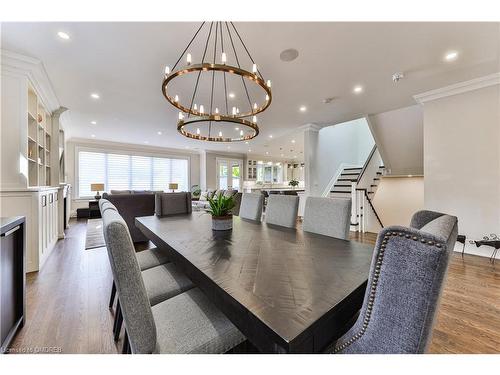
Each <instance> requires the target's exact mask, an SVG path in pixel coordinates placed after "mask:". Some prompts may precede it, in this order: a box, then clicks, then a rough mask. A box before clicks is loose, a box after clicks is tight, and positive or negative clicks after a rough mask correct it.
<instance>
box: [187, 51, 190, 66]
mask: <svg viewBox="0 0 500 375" xmlns="http://www.w3.org/2000/svg"><path fill="white" fill-rule="evenodd" d="M186 62H187V64H188V65H191V54H190V53H188V54H187V55H186Z"/></svg>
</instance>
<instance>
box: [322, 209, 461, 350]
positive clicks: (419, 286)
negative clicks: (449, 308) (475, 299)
mask: <svg viewBox="0 0 500 375" xmlns="http://www.w3.org/2000/svg"><path fill="white" fill-rule="evenodd" d="M457 233H458V220H457V218H456V217H455V216H450V215H446V214H443V213H439V212H433V211H419V212H417V213H415V214H414V215H413V218H412V220H411V223H410V227H409V228H406V227H400V226H392V227H388V228H384V229H382V231H380V232H379V234H378V238H377V243H376V245H375V251H374V253H373V259H372V264H371V269H370V274H369V278H368V287H367V289H366V293H365V297H364V302H363V306H362V307H361V312H360V315H359V317H358V319H357V321H356V323H355V324H354V326H353V327H352V328H351V329H350V330H349V331H348V332H347V333H346V334H345V335H344V336H343V337H342V338H341V339H340V340H338V341H337V342H336V343H335V345H334V346H333V348H332V349H331V351H333V352H334V353H349V354H350V353H394V354H396V353H400V354H403V353H406V354H416V353H424V352H425V350H426V348H427V345H428V343H429V341H430V337H431V332H432V325H433V321H434V316H435V313H436V308H437V305H438V302H439V296H440V294H441V290H442V286H443V281H444V278H445V274H446V270H447V266H448V261H449V258H450V254H451V253H452V251H453V247H454V245H455V241H456V238H457Z"/></svg>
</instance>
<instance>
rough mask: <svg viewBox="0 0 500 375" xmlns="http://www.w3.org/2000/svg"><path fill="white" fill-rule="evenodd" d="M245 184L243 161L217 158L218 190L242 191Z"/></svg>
mask: <svg viewBox="0 0 500 375" xmlns="http://www.w3.org/2000/svg"><path fill="white" fill-rule="evenodd" d="M242 184H243V160H241V159H220V158H217V189H222V190H228V189H234V190H238V191H241V190H242Z"/></svg>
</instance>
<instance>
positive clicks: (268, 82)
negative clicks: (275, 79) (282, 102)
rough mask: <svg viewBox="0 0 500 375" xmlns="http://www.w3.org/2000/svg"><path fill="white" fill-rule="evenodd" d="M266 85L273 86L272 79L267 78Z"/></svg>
mask: <svg viewBox="0 0 500 375" xmlns="http://www.w3.org/2000/svg"><path fill="white" fill-rule="evenodd" d="M266 85H267V87H271V80H270V79H268V80H267V82H266Z"/></svg>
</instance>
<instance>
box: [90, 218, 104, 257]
mask: <svg viewBox="0 0 500 375" xmlns="http://www.w3.org/2000/svg"><path fill="white" fill-rule="evenodd" d="M103 246H106V242H104V234H103V232H102V219H89V220H88V221H87V235H86V236H85V250H90V249H95V248H98V247H103Z"/></svg>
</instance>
